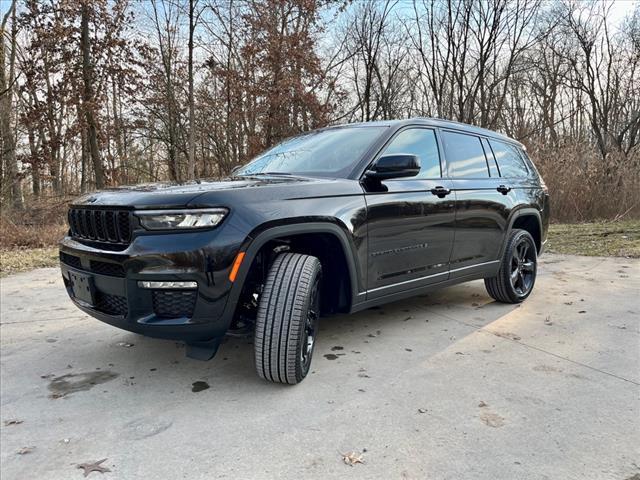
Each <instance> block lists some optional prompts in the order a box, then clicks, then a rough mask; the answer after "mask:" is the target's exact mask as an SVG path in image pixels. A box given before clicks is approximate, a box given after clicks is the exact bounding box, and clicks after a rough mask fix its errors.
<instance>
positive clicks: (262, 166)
mask: <svg viewBox="0 0 640 480" xmlns="http://www.w3.org/2000/svg"><path fill="white" fill-rule="evenodd" d="M385 128H386V127H343V128H334V129H329V130H316V131H313V132H309V133H305V134H303V135H299V136H297V137H293V138H290V139H288V140H285V141H284V142H282V143H280V144H278V145H276V146H275V147H273V148H271V149H269V150H267V151H266V152H264V153H262V154H261V155H259V156H257V157H256V158H254V159H253V160H252V161H251V162H249V163H248V164H246V165H245V166H244V167H242V168H240V169H239V170H238V171H237V172H236V175H259V174H265V175H266V174H277V173H280V174H284V173H290V174H306V175H320V176H332V177H338V178H340V177H345V176H346V175H347V174H348V173H349V172H350V171H351V169H352V168H353V167H354V166H355V163H356V162H357V161H358V160H360V157H362V155H363V154H364V153H365V152H366V150H367V149H368V148H369V147H370V146H371V144H372V143H373V141H374V140H375V139H376V138H377V137H378V136H379V135H380V134H381V133H382V132H383V131H384V129H385Z"/></svg>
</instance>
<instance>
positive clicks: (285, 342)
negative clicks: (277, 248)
mask: <svg viewBox="0 0 640 480" xmlns="http://www.w3.org/2000/svg"><path fill="white" fill-rule="evenodd" d="M321 273H322V268H321V266H320V261H319V260H318V259H317V258H316V257H312V256H310V255H302V254H299V253H283V254H280V255H278V256H277V257H276V259H275V260H274V262H273V264H272V265H271V267H270V268H269V273H268V275H267V280H266V282H265V284H264V289H263V291H262V295H261V296H260V302H259V305H258V313H257V316H256V328H255V339H254V340H255V341H254V349H255V362H256V370H257V372H258V375H259V376H260V377H262V378H264V379H265V380H269V381H271V382H276V383H288V384H296V383H299V382H301V381H302V380H304V378H305V377H306V376H307V373H308V372H309V366H310V365H311V357H312V356H313V347H314V345H315V339H316V335H317V332H318V323H319V319H320V277H321Z"/></svg>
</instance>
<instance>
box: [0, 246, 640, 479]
mask: <svg viewBox="0 0 640 480" xmlns="http://www.w3.org/2000/svg"><path fill="white" fill-rule="evenodd" d="M1 285H2V296H1V301H2V319H1V321H2V326H1V330H0V333H1V345H2V348H1V352H2V356H1V367H2V368H1V374H2V377H1V381H2V383H1V406H2V409H1V419H2V422H3V423H2V434H1V438H0V444H1V472H2V479H3V480H11V479H26V478H31V479H65V480H68V479H73V478H82V473H83V470H80V469H78V468H77V464H80V463H88V462H94V461H97V460H101V459H103V458H106V459H107V460H106V461H105V462H103V463H102V464H101V466H103V467H106V468H108V469H110V470H111V472H109V473H104V474H100V473H98V472H94V473H91V474H90V475H89V477H90V478H104V479H110V478H112V479H126V480H132V479H178V478H190V479H191V478H193V479H201V478H202V479H204V478H206V479H217V478H229V479H272V478H291V479H307V478H318V479H332V478H359V479H360V478H361V479H371V478H380V479H394V478H398V479H456V480H458V479H474V480H476V479H524V478H527V479H528V478H531V479H543V478H549V479H554V480H555V479H580V480H584V479H616V480H625V479H631V478H633V479H638V478H640V401H639V394H640V334H639V328H640V261H638V260H629V259H624V258H608V259H604V258H586V257H564V256H552V255H547V256H545V257H543V263H542V265H541V268H540V275H539V277H538V283H537V285H536V289H535V291H534V293H533V295H532V296H531V297H530V298H529V299H528V300H527V301H526V302H525V303H524V304H523V305H522V306H510V305H501V304H497V303H494V302H492V300H491V299H490V298H489V297H488V296H487V295H486V293H485V290H484V285H483V284H482V282H472V283H469V284H466V285H461V286H458V287H453V288H450V289H446V290H441V291H439V292H435V293H433V294H430V295H428V296H422V297H417V298H414V299H411V300H408V301H403V302H397V303H393V304H390V305H387V306H384V307H381V308H377V309H371V310H368V311H366V312H362V313H359V314H356V315H353V316H341V317H334V318H329V319H324V321H323V324H322V332H321V335H320V340H319V344H318V345H317V350H316V352H315V358H314V363H313V366H312V368H313V372H312V374H310V375H309V377H308V378H307V379H306V380H305V381H304V382H303V383H302V384H301V385H298V386H295V387H287V386H282V385H273V384H269V383H265V382H263V381H261V380H260V379H258V378H257V377H256V376H255V374H254V371H253V359H252V345H250V343H249V342H248V340H246V339H229V341H227V342H226V343H225V344H224V345H223V347H222V348H221V349H220V351H219V353H218V356H217V357H216V358H215V359H214V360H213V361H211V362H198V361H195V360H189V359H186V358H185V357H184V348H183V347H182V346H180V345H176V344H175V343H174V342H167V341H160V340H152V339H147V338H144V337H140V336H137V335H134V334H131V333H127V332H124V331H121V330H117V329H115V328H112V327H110V326H107V325H103V324H102V323H100V322H98V321H97V320H94V319H92V318H89V317H87V316H85V315H83V314H82V313H81V312H80V311H78V310H77V309H75V308H74V307H73V305H72V304H71V302H70V301H69V300H68V298H67V296H66V293H65V292H64V290H63V287H62V282H61V281H60V277H59V273H58V271H57V270H56V269H41V270H36V271H33V272H30V273H25V274H19V275H15V276H12V277H9V278H5V279H3V280H2V283H1ZM197 382H201V383H197ZM194 383H195V384H196V388H194V385H193V384H194ZM207 385H208V386H209V388H206V386H207ZM198 387H199V388H198ZM193 390H199V391H195V392H194V391H193ZM15 422H22V423H15ZM25 447H27V450H22V449H24V448H25ZM21 450H22V454H20V453H19V452H20V451H21ZM351 451H355V452H356V453H358V454H362V455H363V460H364V463H363V464H356V465H355V466H348V465H345V463H343V461H342V457H341V455H340V454H341V453H348V452H351Z"/></svg>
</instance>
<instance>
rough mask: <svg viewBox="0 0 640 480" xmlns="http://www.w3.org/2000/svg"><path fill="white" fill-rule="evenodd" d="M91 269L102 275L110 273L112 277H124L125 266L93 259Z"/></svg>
mask: <svg viewBox="0 0 640 480" xmlns="http://www.w3.org/2000/svg"><path fill="white" fill-rule="evenodd" d="M90 265H91V271H92V272H93V273H98V274H100V275H109V276H112V277H124V268H123V267H122V265H119V264H117V263H108V262H100V261H98V260H91V263H90Z"/></svg>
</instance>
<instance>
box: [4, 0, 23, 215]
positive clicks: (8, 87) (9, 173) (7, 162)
mask: <svg viewBox="0 0 640 480" xmlns="http://www.w3.org/2000/svg"><path fill="white" fill-rule="evenodd" d="M9 15H11V35H10V37H9V38H11V53H10V55H9V75H8V76H7V72H6V70H5V69H6V66H7V65H6V46H5V43H6V37H7V35H5V28H6V25H7V21H8V20H9ZM16 33H17V29H16V2H15V0H14V1H13V2H12V3H11V7H10V8H9V11H7V13H6V14H5V16H4V18H3V19H2V27H1V28H0V37H2V38H0V93H1V94H2V95H1V96H0V130H1V131H2V133H1V136H2V158H1V159H0V162H1V163H2V164H3V165H4V167H5V175H6V176H5V178H4V179H3V180H5V181H6V182H7V183H9V184H10V185H11V193H10V197H11V204H12V205H13V207H14V208H16V209H22V207H23V203H22V187H21V185H20V178H19V175H18V161H17V158H16V144H15V138H14V136H13V131H12V129H11V112H12V111H13V81H14V77H15V59H16Z"/></svg>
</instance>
